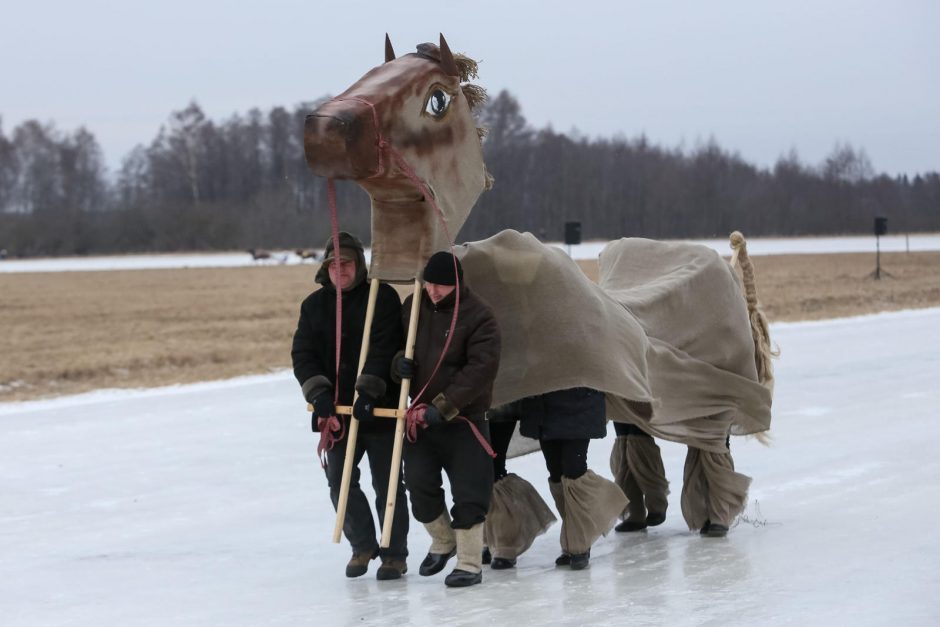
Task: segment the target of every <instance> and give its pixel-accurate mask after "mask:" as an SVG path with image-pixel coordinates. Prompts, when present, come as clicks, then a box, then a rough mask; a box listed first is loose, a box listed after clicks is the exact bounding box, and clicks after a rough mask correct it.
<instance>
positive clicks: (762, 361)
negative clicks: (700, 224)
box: [731, 231, 780, 444]
mask: <svg viewBox="0 0 940 627" xmlns="http://www.w3.org/2000/svg"><path fill="white" fill-rule="evenodd" d="M731 248H732V249H733V250H734V253H733V254H732V255H731V267H732V268H735V267H737V268H740V269H741V277H742V279H743V283H744V286H743V287H744V299H745V301H746V302H747V313H748V318H749V319H750V323H751V337H752V338H753V339H754V361H755V365H756V366H757V380H758V381H759V382H760V383H761V384H762V385H764V386H765V387H767V388H768V389H769V390H770V391H771V392H773V388H774V369H773V364H772V363H771V359H772V358H774V357H779V356H780V351H779V350H775V349H773V348H771V344H770V326H769V324H768V322H767V316H765V315H764V312H763V310H761V307H760V302H759V301H758V300H757V280H756V279H755V277H754V265H753V264H752V263H751V258H750V256H748V254H747V241H746V240H745V239H744V235H742V234H741V232H740V231H734V232H733V233H732V234H731ZM756 436H757V439H758V441H760V442H761V443H762V444H767V443H768V438H767V435H766V434H765V433H758V434H756Z"/></svg>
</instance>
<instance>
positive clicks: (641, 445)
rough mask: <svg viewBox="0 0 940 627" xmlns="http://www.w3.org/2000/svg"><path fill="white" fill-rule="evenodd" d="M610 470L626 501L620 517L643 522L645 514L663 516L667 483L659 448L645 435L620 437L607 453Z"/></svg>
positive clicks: (666, 503)
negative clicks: (625, 506)
mask: <svg viewBox="0 0 940 627" xmlns="http://www.w3.org/2000/svg"><path fill="white" fill-rule="evenodd" d="M610 471H611V473H613V475H614V482H615V483H616V484H617V485H619V486H620V489H621V490H623V493H624V494H626V495H627V499H628V500H629V501H630V502H629V504H628V505H627V509H626V510H625V511H624V513H623V518H624V519H625V520H629V521H631V522H637V523H645V522H646V515H647V513H649V512H654V513H659V514H665V513H666V509H667V507H668V505H669V502H668V500H667V498H666V497H667V496H668V495H669V481H668V480H667V479H666V469H665V468H664V467H663V458H662V455H661V453H660V450H659V446H657V445H656V442H654V441H653V438H648V437H646V436H635V435H633V436H621V437H618V438H617V439H616V440H614V446H613V448H612V449H611V451H610Z"/></svg>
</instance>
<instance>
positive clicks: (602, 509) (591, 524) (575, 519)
mask: <svg viewBox="0 0 940 627" xmlns="http://www.w3.org/2000/svg"><path fill="white" fill-rule="evenodd" d="M561 486H562V491H563V494H564V499H565V512H564V514H563V515H562V519H561V535H562V538H563V540H562V547H565V546H567V547H568V548H567V549H566V550H567V552H568V553H571V554H572V555H575V554H578V553H586V552H587V551H588V550H589V549H590V548H591V545H592V544H594V541H595V540H597V539H598V538H599V537H601V536H602V535H604V534H606V533H607V532H608V531H610V528H611V527H613V525H614V523H615V522H617V519H618V518H619V517H620V513H621V512H623V508H625V507H626V506H627V497H626V496H624V494H623V490H621V489H620V487H619V486H618V485H617V484H616V483H614V482H613V481H610V480H609V479H604V478H603V477H601V476H599V475H597V474H595V473H594V471H592V470H588V471H587V472H586V473H584V474H583V475H581V476H580V477H578V478H577V479H568V478H567V477H562V478H561Z"/></svg>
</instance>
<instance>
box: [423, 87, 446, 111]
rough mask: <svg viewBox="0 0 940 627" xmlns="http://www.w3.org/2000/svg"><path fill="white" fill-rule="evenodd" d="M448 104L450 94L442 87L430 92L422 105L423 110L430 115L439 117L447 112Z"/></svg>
mask: <svg viewBox="0 0 940 627" xmlns="http://www.w3.org/2000/svg"><path fill="white" fill-rule="evenodd" d="M449 105H450V94H448V93H447V92H446V91H444V90H443V89H435V90H434V91H432V92H431V95H430V96H428V102H427V104H426V105H425V106H424V110H425V111H426V112H427V113H429V114H430V115H433V116H434V117H436V118H439V117H442V116H443V115H444V114H445V113H446V112H447V107H448V106H449Z"/></svg>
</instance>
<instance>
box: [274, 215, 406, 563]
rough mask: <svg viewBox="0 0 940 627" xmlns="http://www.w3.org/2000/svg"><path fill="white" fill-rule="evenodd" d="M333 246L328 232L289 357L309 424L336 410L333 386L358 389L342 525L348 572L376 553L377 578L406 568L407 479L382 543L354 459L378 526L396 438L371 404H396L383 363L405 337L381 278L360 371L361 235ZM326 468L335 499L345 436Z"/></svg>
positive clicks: (348, 393)
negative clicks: (368, 483)
mask: <svg viewBox="0 0 940 627" xmlns="http://www.w3.org/2000/svg"><path fill="white" fill-rule="evenodd" d="M339 246H340V248H339V253H338V254H336V253H335V251H334V250H333V240H332V239H330V240H329V241H328V242H327V244H326V252H325V258H324V260H323V264H322V265H321V266H320V269H319V270H318V271H317V274H316V281H317V283H319V284H321V285H322V287H321V288H320V289H318V290H316V291H315V292H313V293H312V294H310V295H309V296H308V297H307V298H306V299H305V300H304V302H303V304H302V305H301V306H300V320H299V321H298V323H297V331H296V332H295V333H294V342H293V346H292V349H291V358H292V359H293V362H294V375H295V376H296V377H297V381H298V383H300V386H301V390H302V391H303V394H304V398H306V399H307V401H308V402H310V403H312V404H313V407H314V411H313V416H312V422H313V430H314V431H320V424H319V423H320V421H321V420H326V419H328V418H330V417H332V416H333V415H334V414H335V413H336V408H335V406H334V398H336V397H335V394H336V389H337V388H338V390H339V397H338V403H339V404H340V405H351V404H352V402H353V392H354V390H355V392H358V398H357V400H356V404H355V407H354V409H353V415H354V416H355V417H356V418H357V419H358V420H359V425H360V426H359V434H358V437H357V439H356V453H355V455H356V456H355V466H354V467H353V472H352V481H351V483H350V486H349V500H348V504H347V509H346V519H345V521H344V523H343V533H344V534H345V535H346V539H347V540H348V541H349V543H350V544H351V545H352V550H353V556H352V558H351V559H350V560H349V564H347V565H346V576H347V577H359V576H361V575H364V574H365V573H366V571H367V570H368V567H369V562H370V561H371V560H373V559H375V558H376V557H379V556H381V558H382V565H381V566H380V567H379V569H378V572H377V573H376V576H377V577H378V579H398V578H400V577H401V576H402V575H403V574H404V573H405V572H407V570H408V568H407V565H406V563H405V558H406V557H407V555H408V546H407V540H408V505H407V501H406V500H405V487H404V484H403V483H402V482H401V481H399V484H398V496H397V497H396V501H395V515H394V520H393V521H392V537H391V542H390V544H389V547H388V548H387V549H380V548H379V543H378V542H377V541H376V527H375V523H374V521H373V518H372V512H371V510H370V509H369V501H368V499H367V498H366V495H365V494H364V493H363V491H362V489H361V488H360V487H359V467H358V466H359V462H360V461H361V460H362V457H363V455H364V454H366V453H368V455H369V468H370V470H371V474H372V487H373V489H374V490H375V496H376V500H375V503H376V510H377V512H378V516H379V525H380V526H381V525H382V523H383V520H384V518H385V503H386V495H387V491H388V478H389V471H390V469H391V465H392V449H393V447H394V440H395V422H394V421H392V420H387V419H382V418H378V419H376V418H375V417H374V415H373V411H374V410H375V408H376V407H377V406H378V407H397V406H398V393H399V387H398V384H397V383H394V382H392V381H391V378H390V376H389V374H390V373H389V369H390V364H391V360H392V357H393V356H394V355H395V351H397V350H398V349H399V348H400V347H401V345H402V344H403V343H404V338H403V336H402V332H401V323H400V318H401V300H400V299H399V297H398V292H396V291H395V290H394V288H392V287H391V286H389V285H387V284H381V285H380V286H379V291H378V295H377V298H376V304H375V313H374V318H373V321H372V334H371V338H370V342H369V354H368V358H367V359H366V363H365V365H364V367H363V369H362V374H360V375H359V376H358V377H357V376H356V372H357V369H358V366H359V349H360V347H361V345H362V335H363V330H364V327H365V317H366V308H367V307H368V300H369V285H368V284H367V282H366V260H365V254H364V253H363V248H362V243H361V242H360V241H359V240H358V239H357V238H355V237H354V236H352V235H350V234H349V233H345V232H340V234H339ZM337 288H339V290H340V291H341V292H342V299H343V301H342V306H343V312H342V315H343V324H342V336H341V337H342V339H341V342H340V351H341V353H340V360H339V361H340V363H339V382H338V384H337V381H336V379H337V374H336V294H337ZM343 420H344V422H345V424H344V429H343V433H344V434H346V433H348V432H349V417H348V416H347V417H344V418H343ZM326 458H327V466H326V476H327V481H328V482H329V485H330V499H331V500H332V501H333V506H334V507H336V504H337V502H338V501H339V491H340V484H341V483H342V475H343V464H344V461H345V458H346V437H345V435H344V437H343V438H342V439H341V440H339V441H337V442H335V444H334V445H333V447H332V448H330V449H328V450H327V452H326Z"/></svg>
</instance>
